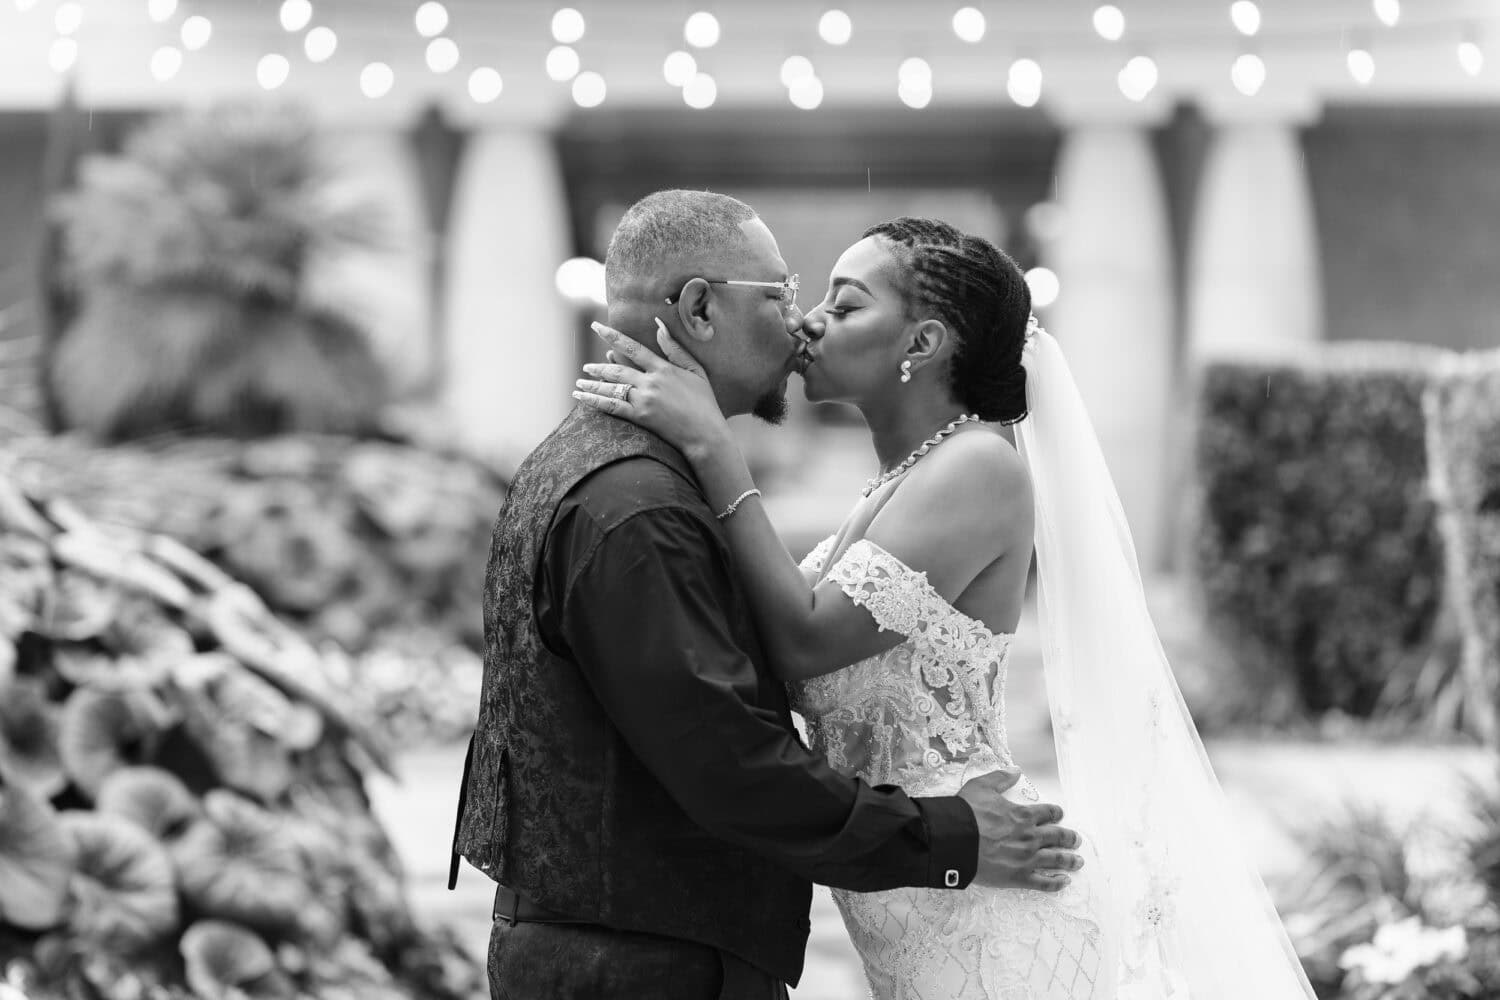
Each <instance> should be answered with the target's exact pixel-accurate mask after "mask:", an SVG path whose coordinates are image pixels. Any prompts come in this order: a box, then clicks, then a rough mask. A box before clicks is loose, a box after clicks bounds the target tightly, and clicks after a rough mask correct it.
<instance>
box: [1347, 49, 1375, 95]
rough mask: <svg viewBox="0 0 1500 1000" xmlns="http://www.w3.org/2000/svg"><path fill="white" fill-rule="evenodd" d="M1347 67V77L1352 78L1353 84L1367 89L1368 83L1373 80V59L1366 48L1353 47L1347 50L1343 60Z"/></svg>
mask: <svg viewBox="0 0 1500 1000" xmlns="http://www.w3.org/2000/svg"><path fill="white" fill-rule="evenodd" d="M1345 62H1346V63H1347V64H1348V66H1349V75H1350V76H1352V77H1354V82H1355V83H1357V84H1359V85H1360V86H1361V87H1368V86H1369V85H1370V81H1371V80H1373V79H1375V57H1374V56H1373V55H1371V54H1370V50H1369V49H1366V48H1360V47H1355V48H1352V49H1350V50H1349V55H1348V57H1347V58H1346V59H1345Z"/></svg>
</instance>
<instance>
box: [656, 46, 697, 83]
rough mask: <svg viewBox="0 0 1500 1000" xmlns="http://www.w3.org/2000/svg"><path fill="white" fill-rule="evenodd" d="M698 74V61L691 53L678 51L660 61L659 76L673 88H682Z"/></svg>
mask: <svg viewBox="0 0 1500 1000" xmlns="http://www.w3.org/2000/svg"><path fill="white" fill-rule="evenodd" d="M697 72H698V60H696V59H694V58H693V56H692V53H690V52H684V51H682V50H681V49H678V50H677V51H676V52H672V53H669V54H668V55H667V58H666V59H664V60H662V64H661V75H662V76H663V77H664V78H665V79H666V81H667V82H668V83H670V84H671V85H672V86H674V87H682V86H685V85H686V84H687V82H688V81H689V80H691V79H692V78H693V74H695V73H697Z"/></svg>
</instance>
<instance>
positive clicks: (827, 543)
mask: <svg viewBox="0 0 1500 1000" xmlns="http://www.w3.org/2000/svg"><path fill="white" fill-rule="evenodd" d="M837 538H838V536H837V535H829V536H828V537H827V538H825V539H823V540H822V541H821V542H819V543H818V544H817V545H814V546H813V550H812V551H811V552H809V553H808V554H807V555H806V556H804V557H803V559H802V563H801V567H802V569H804V570H811V571H812V572H814V573H821V572H823V566H824V565H825V564H826V563H827V562H828V555H829V553H831V552H832V551H833V543H834V541H835V540H836V539H837Z"/></svg>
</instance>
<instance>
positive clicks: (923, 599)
mask: <svg viewBox="0 0 1500 1000" xmlns="http://www.w3.org/2000/svg"><path fill="white" fill-rule="evenodd" d="M828 579H829V580H832V581H833V582H834V583H837V584H838V585H839V587H840V588H841V589H842V590H843V591H844V593H845V594H847V595H848V596H849V599H850V600H852V601H853V602H854V603H855V604H858V605H861V606H862V607H864V608H865V609H866V610H867V611H869V612H870V616H871V617H873V618H874V619H875V624H876V625H878V626H880V630H881V631H882V632H884V631H886V630H887V629H889V630H890V631H892V632H900V633H901V634H902V635H904V636H906V637H907V638H911V637H913V636H916V635H923V634H926V633H927V632H928V630H930V629H932V628H940V629H941V631H942V633H943V634H942V635H940V636H936V637H935V638H938V639H939V640H940V641H941V642H942V643H943V644H944V645H947V646H950V647H952V646H957V647H959V648H965V647H968V648H972V647H973V646H974V645H977V644H978V643H979V642H981V641H984V640H988V639H993V638H995V637H996V633H994V632H991V631H990V630H989V629H988V628H986V627H985V626H984V624H983V623H981V622H979V621H977V620H976V619H973V618H970V617H969V616H968V615H965V614H963V613H962V612H960V611H958V610H956V609H955V608H954V607H953V605H951V604H949V603H948V602H947V601H945V600H943V597H942V595H941V594H939V593H938V592H937V590H935V589H934V588H933V586H932V584H931V583H929V582H927V574H926V573H924V572H922V571H920V570H915V569H912V568H911V567H910V566H908V565H906V563H904V562H902V561H901V560H900V559H897V558H896V557H895V556H893V555H891V554H890V553H889V552H887V551H886V550H885V549H883V548H881V547H880V546H879V545H876V544H875V543H874V542H872V541H870V540H869V539H865V538H862V539H860V540H859V541H857V542H855V543H854V544H853V545H851V546H849V549H848V551H846V552H845V553H844V554H843V555H842V556H840V557H839V561H838V562H837V563H836V564H835V565H834V567H833V568H832V569H831V570H829V571H828Z"/></svg>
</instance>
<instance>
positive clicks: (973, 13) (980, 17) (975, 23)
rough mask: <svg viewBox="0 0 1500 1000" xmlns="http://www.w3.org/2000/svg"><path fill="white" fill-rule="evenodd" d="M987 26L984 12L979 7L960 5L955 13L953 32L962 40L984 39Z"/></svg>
mask: <svg viewBox="0 0 1500 1000" xmlns="http://www.w3.org/2000/svg"><path fill="white" fill-rule="evenodd" d="M985 27H986V25H985V23H984V14H983V13H982V12H981V11H980V10H979V9H978V8H977V7H960V8H959V9H958V10H957V11H956V12H955V13H954V15H953V33H954V34H955V35H957V36H958V37H959V40H960V41H965V42H969V43H970V44H973V43H976V42H979V41H982V40H983V39H984V31H985Z"/></svg>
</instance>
